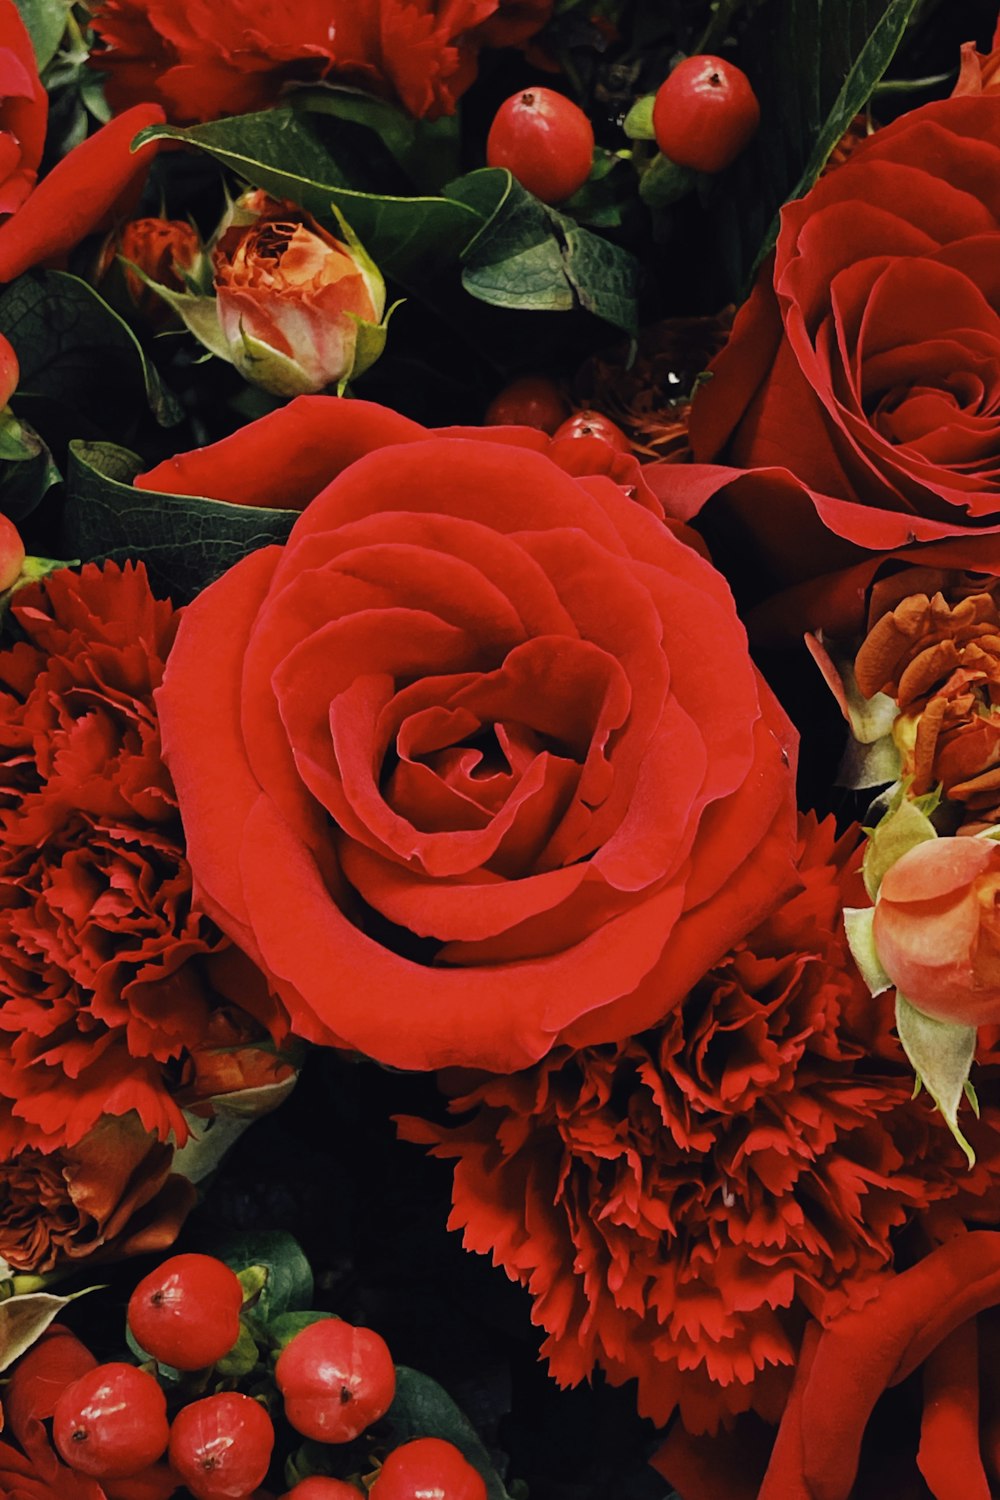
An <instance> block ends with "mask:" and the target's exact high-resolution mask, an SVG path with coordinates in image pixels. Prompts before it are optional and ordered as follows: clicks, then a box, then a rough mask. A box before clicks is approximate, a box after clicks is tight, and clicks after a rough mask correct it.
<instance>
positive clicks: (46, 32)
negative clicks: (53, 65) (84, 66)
mask: <svg viewBox="0 0 1000 1500" xmlns="http://www.w3.org/2000/svg"><path fill="white" fill-rule="evenodd" d="M72 4H73V0H17V8H18V10H19V11H20V12H21V20H22V21H23V22H24V24H25V26H27V28H28V34H29V36H30V37H31V45H32V46H33V47H34V49H35V61H36V62H37V63H38V71H39V73H41V72H43V71H44V69H45V68H47V67H48V65H49V63H50V62H51V61H52V59H53V58H54V57H55V55H56V52H57V51H58V50H59V43H60V42H61V41H62V39H63V33H64V31H65V30H66V23H67V21H68V20H69V13H70V8H71V6H72Z"/></svg>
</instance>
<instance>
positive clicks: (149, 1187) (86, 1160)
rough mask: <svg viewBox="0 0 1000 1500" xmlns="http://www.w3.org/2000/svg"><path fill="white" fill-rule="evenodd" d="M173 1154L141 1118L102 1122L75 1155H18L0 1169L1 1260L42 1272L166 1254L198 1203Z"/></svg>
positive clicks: (27, 1152) (73, 1151)
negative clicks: (94, 1260) (114, 1258)
mask: <svg viewBox="0 0 1000 1500" xmlns="http://www.w3.org/2000/svg"><path fill="white" fill-rule="evenodd" d="M173 1154H174V1153H173V1149H172V1148H171V1147H170V1146H167V1145H161V1144H160V1143H159V1142H157V1141H156V1140H154V1139H153V1137H152V1136H150V1135H148V1134H147V1133H146V1131H145V1130H144V1129H143V1128H142V1126H141V1125H140V1123H139V1119H138V1116H136V1115H134V1114H130V1115H125V1116H123V1117H121V1118H120V1119H105V1120H102V1121H101V1122H100V1124H99V1125H97V1126H96V1127H95V1129H93V1130H92V1131H91V1132H90V1133H89V1135H86V1136H85V1137H84V1139H83V1140H82V1141H80V1142H79V1143H78V1144H77V1145H76V1146H75V1147H73V1148H71V1149H66V1150H62V1151H54V1152H50V1153H47V1154H46V1153H43V1152H41V1151H36V1150H34V1149H33V1148H31V1147H28V1148H26V1149H25V1150H24V1151H20V1152H18V1153H17V1154H16V1155H15V1156H12V1157H11V1158H9V1159H8V1160H7V1161H5V1162H4V1163H3V1164H2V1165H0V1257H3V1259H4V1260H6V1261H7V1263H8V1264H9V1265H11V1266H13V1268H14V1270H16V1271H33V1272H39V1273H41V1272H45V1271H51V1270H53V1269H54V1268H55V1267H56V1266H65V1265H67V1264H71V1263H72V1262H74V1261H78V1260H82V1259H85V1258H89V1257H96V1258H98V1259H103V1258H105V1257H107V1256H109V1255H114V1256H123V1255H141V1254H147V1253H149V1252H151V1251H155V1250H165V1249H166V1248H167V1247H168V1246H169V1245H172V1244H173V1242H174V1240H175V1239H176V1237H177V1233H178V1231H179V1229H180V1227H181V1225H182V1224H183V1222H184V1219H185V1218H186V1217H187V1214H188V1213H189V1211H190V1210H191V1209H192V1208H193V1207H194V1202H195V1191H194V1188H193V1187H192V1186H191V1184H190V1183H189V1182H188V1181H187V1180H186V1179H185V1178H183V1177H180V1176H177V1175H174V1174H172V1173H171V1171H170V1164H171V1161H172V1159H173Z"/></svg>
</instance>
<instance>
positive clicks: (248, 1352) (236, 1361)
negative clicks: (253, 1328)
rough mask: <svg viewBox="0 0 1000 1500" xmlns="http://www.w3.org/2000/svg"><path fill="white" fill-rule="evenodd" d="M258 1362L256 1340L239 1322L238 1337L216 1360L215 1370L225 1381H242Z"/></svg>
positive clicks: (258, 1355)
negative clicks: (225, 1352) (228, 1349)
mask: <svg viewBox="0 0 1000 1500" xmlns="http://www.w3.org/2000/svg"><path fill="white" fill-rule="evenodd" d="M259 1361H260V1351H259V1349H258V1348H257V1340H256V1339H255V1338H254V1336H253V1334H252V1333H251V1332H250V1329H249V1328H248V1327H247V1325H246V1323H244V1322H243V1320H242V1319H241V1320H240V1336H239V1338H238V1339H237V1340H236V1343H235V1344H234V1345H233V1347H232V1348H231V1349H230V1351H229V1353H228V1354H224V1355H223V1357H222V1358H221V1359H220V1360H216V1364H215V1368H216V1371H217V1372H218V1374H220V1375H222V1376H223V1377H224V1378H225V1379H227V1380H242V1379H243V1377H244V1376H245V1375H249V1374H250V1371H251V1370H252V1369H253V1368H254V1367H255V1365H257V1364H258V1363H259Z"/></svg>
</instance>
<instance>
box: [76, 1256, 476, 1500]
mask: <svg viewBox="0 0 1000 1500" xmlns="http://www.w3.org/2000/svg"><path fill="white" fill-rule="evenodd" d="M243 1295H244V1294H243V1287H242V1285H241V1283H240V1280H239V1278H238V1277H237V1276H236V1274H235V1272H233V1271H232V1270H231V1269H230V1268H229V1266H227V1265H225V1264H224V1262H222V1261H220V1260H216V1259H215V1257H214V1256H210V1255H175V1256H173V1257H171V1259H169V1260H167V1261H164V1262H163V1264H162V1265H161V1266H159V1267H158V1268H157V1269H156V1270H155V1271H153V1272H152V1273H151V1274H150V1275H149V1276H147V1277H145V1279H144V1280H142V1281H140V1283H139V1285H138V1286H137V1287H136V1289H135V1291H134V1292H133V1294H132V1297H131V1299H130V1301H129V1305H128V1326H129V1329H130V1332H131V1334H132V1337H133V1338H134V1339H135V1340H136V1342H137V1343H138V1344H139V1345H140V1346H141V1348H142V1350H143V1351H144V1352H145V1353H146V1354H148V1355H149V1356H150V1357H151V1359H154V1360H157V1361H159V1362H160V1363H161V1364H165V1365H171V1366H173V1367H174V1369H176V1370H180V1371H186V1372H192V1371H198V1370H205V1369H207V1368H210V1367H211V1366H213V1365H215V1364H216V1363H217V1362H218V1361H219V1360H222V1359H225V1357H226V1355H228V1354H229V1353H231V1351H232V1350H233V1348H234V1347H235V1345H236V1343H237V1341H238V1339H239V1336H240V1314H241V1309H242V1307H243ZM274 1378H275V1381H276V1383H277V1386H278V1389H279V1391H280V1392H281V1395H282V1397H283V1398H284V1410H285V1417H286V1419H287V1421H288V1423H289V1425H290V1426H291V1427H293V1428H294V1429H295V1431H296V1432H298V1433H299V1434H301V1436H303V1437H306V1438H311V1439H312V1440H313V1441H315V1442H319V1443H349V1442H351V1441H353V1439H354V1438H356V1437H358V1436H359V1435H360V1434H361V1433H362V1432H364V1431H365V1429H366V1428H368V1427H369V1426H370V1425H371V1424H372V1423H373V1422H376V1421H378V1419H379V1418H380V1417H383V1416H384V1415H385V1413H386V1412H387V1411H388V1409H389V1407H390V1405H391V1404H392V1400H393V1396H394V1395H395V1391H396V1371H395V1366H394V1364H393V1360H392V1355H391V1354H390V1353H389V1349H388V1347H387V1345H386V1344H385V1341H384V1340H383V1339H381V1338H380V1337H379V1335H378V1334H377V1333H373V1332H372V1330H371V1329H368V1328H355V1327H352V1326H351V1324H349V1323H345V1322H343V1321H341V1320H340V1319H339V1318H333V1317H323V1318H321V1319H320V1320H319V1321H317V1322H313V1323H310V1324H307V1326H306V1327H304V1328H302V1329H301V1330H300V1331H299V1332H298V1333H296V1334H295V1335H294V1337H293V1338H291V1339H290V1340H289V1342H288V1343H287V1344H286V1345H285V1347H284V1348H283V1349H282V1351H281V1353H280V1355H279V1356H278V1361H277V1364H276V1366H275V1371H274ZM52 1436H53V1441H54V1442H55V1445H56V1448H57V1449H58V1450H59V1453H60V1454H61V1455H62V1457H63V1459H64V1460H65V1462H66V1463H67V1464H68V1465H69V1466H70V1468H72V1469H75V1470H77V1471H78V1472H79V1473H82V1474H87V1475H89V1476H91V1477H92V1478H94V1479H98V1480H100V1479H126V1478H131V1477H133V1476H135V1475H138V1474H141V1473H142V1472H143V1471H144V1470H145V1469H148V1468H149V1467H150V1466H151V1465H153V1464H155V1463H157V1462H158V1461H159V1460H160V1459H161V1458H163V1456H164V1454H166V1456H167V1460H168V1462H169V1466H170V1470H171V1472H172V1474H173V1475H174V1476H175V1477H176V1480H177V1483H178V1485H180V1484H184V1485H186V1487H187V1489H188V1491H189V1492H190V1494H191V1495H193V1496H194V1497H195V1500H247V1497H249V1496H251V1495H253V1494H254V1492H255V1491H256V1490H257V1489H258V1486H260V1485H261V1484H262V1483H263V1481H264V1479H265V1477H266V1475H267V1471H268V1469H269V1467H270V1464H271V1455H272V1452H273V1449H274V1442H275V1431H274V1426H273V1424H272V1421H271V1417H270V1415H269V1413H268V1411H267V1408H266V1406H265V1405H263V1404H262V1403H261V1402H260V1401H258V1400H255V1399H254V1398H253V1397H252V1396H246V1395H243V1394H242V1393H240V1392H239V1391H232V1390H227V1391H219V1392H217V1393H216V1394H214V1395H209V1396H203V1397H202V1398H201V1399H199V1400H195V1401H191V1402H189V1403H188V1404H186V1405H184V1406H182V1407H181V1408H180V1410H179V1411H178V1412H177V1414H176V1415H175V1416H174V1418H173V1421H172V1422H171V1421H170V1420H169V1419H168V1415H167V1400H166V1396H165V1395H164V1392H163V1390H162V1389H161V1387H160V1385H159V1383H158V1381H157V1380H156V1379H155V1377H154V1376H153V1375H152V1374H150V1373H148V1372H147V1371H146V1370H144V1369H139V1368H137V1367H136V1366H135V1365H130V1364H124V1363H110V1364H103V1365H98V1366H97V1367H96V1368H95V1369H92V1370H89V1371H88V1372H87V1373H86V1374H85V1375H83V1376H81V1377H80V1378H79V1379H78V1380H75V1381H74V1382H73V1383H72V1384H71V1385H69V1386H67V1387H66V1389H65V1390H64V1391H63V1393H62V1395H61V1396H60V1398H59V1401H58V1403H57V1405H56V1408H55V1412H54V1415H53V1421H52ZM369 1493H370V1495H371V1496H372V1497H373V1500H486V1485H485V1483H484V1481H483V1479H482V1476H481V1475H480V1474H479V1472H478V1470H476V1469H475V1468H474V1467H473V1466H472V1465H471V1464H470V1463H468V1462H467V1460H466V1459H465V1458H464V1457H463V1455H462V1454H461V1453H460V1452H459V1450H458V1449H457V1448H455V1447H454V1446H453V1445H452V1444H451V1443H447V1442H444V1441H443V1440H441V1439H439V1438H418V1439H415V1440H414V1441H413V1442H409V1443H404V1444H402V1445H401V1446H400V1447H398V1448H396V1449H394V1450H393V1452H391V1453H390V1454H389V1455H388V1457H387V1458H386V1460H385V1462H384V1464H383V1465H382V1467H381V1469H380V1470H379V1473H378V1475H377V1477H376V1479H375V1480H374V1483H372V1484H371V1487H370V1490H369ZM360 1494H361V1491H360V1490H359V1489H358V1488H357V1487H356V1486H355V1485H354V1484H351V1483H348V1482H346V1481H344V1480H341V1479H332V1478H328V1477H326V1476H322V1475H315V1476H311V1477H309V1478H307V1479H303V1480H300V1481H299V1483H298V1484H296V1485H295V1486H294V1488H293V1489H291V1490H289V1491H288V1493H287V1495H286V1496H285V1497H284V1500H358V1497H359V1495H360Z"/></svg>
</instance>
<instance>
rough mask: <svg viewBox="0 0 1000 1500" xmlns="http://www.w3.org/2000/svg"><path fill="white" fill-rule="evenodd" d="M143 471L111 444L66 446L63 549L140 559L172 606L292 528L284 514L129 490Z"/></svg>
mask: <svg viewBox="0 0 1000 1500" xmlns="http://www.w3.org/2000/svg"><path fill="white" fill-rule="evenodd" d="M141 468H142V463H141V461H140V460H139V459H138V458H136V456H135V455H134V454H132V453H128V452H127V451H126V450H125V449H123V448H116V447H115V446H114V444H113V443H84V442H75V443H71V444H70V460H69V473H68V476H67V503H66V518H65V523H64V534H63V539H62V546H63V549H64V551H66V554H67V556H73V557H80V558H84V559H94V558H106V557H110V558H113V559H115V560H116V561H122V560H124V559H125V558H130V557H131V558H142V559H143V560H144V561H145V563H146V566H147V568H148V569H149V575H150V578H151V580H152V581H153V583H154V585H155V586H157V587H159V588H160V589H161V590H166V591H167V592H168V593H170V595H171V596H172V597H173V598H174V600H175V602H177V603H181V602H184V601H186V600H188V599H191V598H193V597H194V595H195V594H196V593H198V592H199V590H200V589H203V588H205V587H206V585H207V584H209V583H211V582H212V581H213V579H215V578H218V577H219V576H220V574H222V573H224V572H225V571H226V569H227V568H231V567H232V566H233V564H234V563H237V562H239V560H240V558H242V557H246V556H247V554H248V553H250V552H255V551H256V550H257V549H258V548H259V547H267V546H269V545H270V544H271V543H272V542H283V541H284V540H285V538H286V537H287V536H288V533H289V531H290V530H291V528H292V524H293V522H294V521H295V516H294V514H292V513H291V512H289V511H287V510H265V509H263V508H261V507H256V506H250V505H230V504H228V503H227V502H225V501H222V500H202V499H198V498H196V497H192V496H189V495H161V494H154V493H151V492H150V491H147V490H137V489H134V488H133V487H132V480H133V478H134V477H135V475H136V474H137V473H138V472H139V470H140V469H141Z"/></svg>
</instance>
